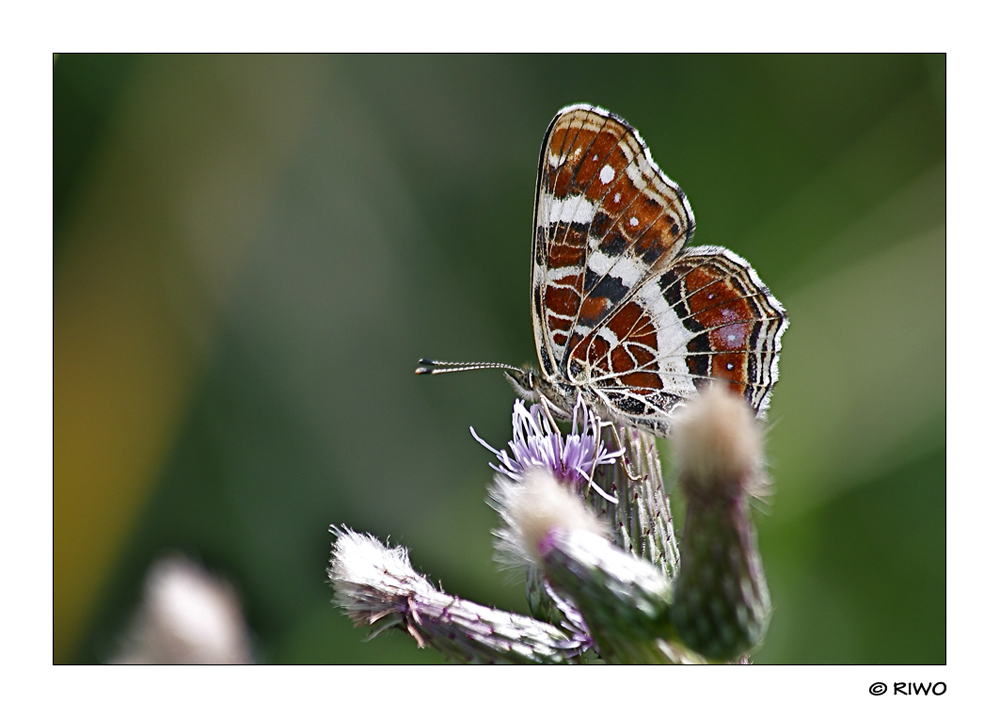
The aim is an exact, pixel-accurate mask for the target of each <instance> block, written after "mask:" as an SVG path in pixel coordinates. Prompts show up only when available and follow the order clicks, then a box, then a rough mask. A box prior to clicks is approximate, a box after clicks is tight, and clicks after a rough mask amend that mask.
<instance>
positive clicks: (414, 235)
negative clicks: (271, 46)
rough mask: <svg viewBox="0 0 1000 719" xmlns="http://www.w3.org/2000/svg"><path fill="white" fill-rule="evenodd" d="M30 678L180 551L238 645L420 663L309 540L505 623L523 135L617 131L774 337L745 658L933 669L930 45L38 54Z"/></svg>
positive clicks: (118, 617)
mask: <svg viewBox="0 0 1000 719" xmlns="http://www.w3.org/2000/svg"><path fill="white" fill-rule="evenodd" d="M53 72H54V138H53V142H54V228H55V230H54V286H55V297H54V302H55V317H54V328H55V335H54V341H55V377H54V381H55V385H54V388H55V456H54V459H55V476H54V567H53V570H54V618H53V619H54V648H53V651H54V661H55V662H57V663H63V662H99V661H107V660H108V659H110V658H111V657H113V656H114V655H115V654H116V653H117V652H118V651H119V649H120V641H121V636H122V633H123V631H124V630H125V627H126V625H127V624H128V622H129V619H130V618H131V617H132V615H133V614H134V612H135V611H136V607H137V605H138V602H139V598H140V595H141V591H142V584H143V581H144V576H145V574H146V571H147V570H148V568H149V566H150V565H151V563H152V562H154V561H155V560H156V559H157V558H159V557H161V556H164V555H165V554H168V553H171V552H174V551H180V552H183V553H184V554H186V555H187V556H189V557H191V558H193V559H195V560H197V561H198V562H200V563H201V564H203V565H204V566H206V567H207V568H209V569H210V570H211V571H213V572H215V573H217V574H219V575H220V576H223V577H225V578H226V579H227V580H228V581H229V582H231V583H232V585H233V586H234V587H235V588H236V589H237V591H238V593H239V595H240V597H241V601H242V604H243V608H244V611H245V614H246V618H247V622H248V624H249V626H250V629H251V631H252V636H253V639H254V642H255V647H256V657H257V659H258V660H259V661H263V662H275V663H302V662H309V663H321V662H334V663H381V662H392V663H409V662H420V663H432V662H438V661H440V660H439V658H438V657H437V656H436V655H435V654H434V653H432V652H431V651H429V650H427V651H420V650H417V649H416V648H415V647H414V646H413V643H412V641H410V640H409V639H408V638H407V637H405V636H402V635H395V636H393V635H389V636H384V637H380V638H378V639H376V640H374V641H372V642H368V643H365V642H363V641H362V639H363V638H364V636H365V633H364V631H362V630H358V629H354V628H353V627H351V625H350V623H349V622H348V620H347V619H346V618H344V617H343V616H341V614H340V613H339V612H338V611H337V610H335V609H333V608H332V607H331V605H330V599H331V591H330V588H329V587H328V585H327V584H326V574H325V569H326V565H327V562H328V554H329V548H330V535H329V534H328V531H327V527H328V525H330V524H342V523H346V524H348V525H350V526H352V527H354V528H355V529H358V530H361V531H367V532H372V533H374V534H376V535H377V536H379V537H380V538H382V539H385V538H386V537H389V538H390V540H391V541H392V542H393V543H400V544H404V545H406V546H408V547H410V548H411V557H412V559H413V561H414V564H415V566H416V567H417V568H418V569H419V570H421V571H422V572H424V573H426V574H428V575H429V577H430V578H431V579H432V581H434V582H441V583H442V584H443V585H444V588H445V589H446V590H448V591H450V592H453V593H456V594H460V595H463V596H465V597H467V598H470V599H473V600H475V601H478V602H482V603H486V604H493V605H497V606H500V607H502V608H505V609H510V610H514V611H525V610H526V606H525V602H524V599H523V585H522V584H521V583H520V582H518V581H517V579H516V578H515V577H512V576H510V575H508V574H504V573H500V572H498V571H497V569H496V565H495V564H494V563H493V562H492V561H491V554H492V550H491V539H490V529H491V528H492V527H493V526H494V525H495V519H494V517H493V515H492V513H491V511H490V510H489V509H488V508H487V507H486V505H485V503H484V497H485V492H486V486H487V484H488V483H489V481H490V474H491V473H490V470H489V468H488V467H487V461H488V460H489V459H490V457H489V455H488V453H487V452H486V451H485V450H484V449H482V448H481V447H480V446H479V445H478V444H476V443H475V442H474V441H473V439H472V438H471V436H470V434H469V430H468V427H469V426H470V425H473V426H475V428H476V430H477V431H478V432H479V433H480V434H481V435H482V436H483V437H484V438H486V439H487V440H488V441H490V442H491V443H492V444H493V445H494V446H501V445H503V444H504V443H505V442H506V441H507V440H508V439H509V437H510V425H509V423H510V408H511V404H512V400H513V395H512V392H511V390H510V388H509V387H508V386H507V384H506V382H505V381H504V379H503V378H502V376H501V375H500V374H499V373H489V372H479V373H468V374H465V375H455V376H449V377H416V376H414V375H413V368H414V365H415V361H416V360H417V358H419V357H425V356H431V357H436V358H441V359H454V360H492V361H503V362H509V363H513V364H521V363H522V362H525V361H529V360H531V361H533V360H534V346H533V340H532V332H531V326H530V318H529V310H528V263H529V257H528V248H529V243H530V223H531V210H532V194H533V191H534V182H535V166H536V161H537V155H538V149H539V145H540V143H541V140H542V135H543V133H544V131H545V128H546V126H547V124H548V122H549V120H550V119H551V117H552V115H553V114H554V113H555V112H556V110H558V109H559V108H560V107H562V106H564V105H567V104H570V103H575V102H590V103H594V104H599V105H602V106H604V107H607V108H609V109H611V110H613V111H615V112H617V113H618V114H620V115H622V116H624V117H625V118H626V119H628V120H629V121H630V122H631V123H632V124H633V125H635V126H636V127H637V128H638V129H639V130H640V132H641V133H642V135H643V137H644V138H645V139H646V141H647V142H648V143H649V145H650V147H651V148H652V152H653V156H654V157H655V158H656V160H657V161H658V163H659V164H660V165H661V166H662V167H663V168H664V169H665V171H666V172H667V173H668V174H669V175H670V176H671V177H672V178H673V179H674V180H676V181H677V182H678V183H679V184H680V185H681V186H682V187H683V188H684V190H685V191H686V192H687V193H688V195H689V197H690V198H691V203H692V206H693V207H694V210H695V215H696V217H697V220H698V231H697V233H696V236H695V240H694V243H695V244H722V245H725V246H727V247H729V248H731V249H733V250H734V251H736V252H737V253H739V254H741V255H743V256H744V257H747V258H748V259H749V260H750V261H751V262H752V263H753V265H754V267H755V268H756V269H757V271H758V273H759V274H760V276H761V277H762V278H763V280H764V281H765V282H766V283H767V284H768V285H769V287H770V288H771V289H772V291H773V292H774V293H775V295H776V296H777V297H778V298H779V299H780V300H781V301H782V302H783V303H784V305H785V307H786V308H787V309H788V311H789V314H790V317H791V327H790V329H789V330H788V332H787V333H786V335H785V339H784V350H783V353H782V359H781V380H780V382H779V383H778V385H777V388H776V390H775V393H774V396H773V402H772V411H771V413H770V416H769V420H770V430H769V435H768V451H769V458H770V463H771V470H772V474H773V477H774V480H775V485H776V494H775V496H774V497H773V499H772V500H771V502H770V504H769V506H768V507H767V509H766V511H765V513H763V514H761V515H759V516H758V518H757V519H758V522H757V524H758V531H759V540H760V546H761V552H762V555H763V559H764V565H765V568H766V571H767V576H768V580H769V584H770V588H771V593H772V598H773V601H774V606H775V611H774V616H773V619H772V623H771V629H770V633H769V636H768V638H767V641H766V643H765V645H764V646H763V647H762V648H761V649H760V650H759V651H758V652H757V653H756V654H755V657H754V660H755V661H756V662H759V663H811V664H824V663H939V662H944V661H945V659H946V657H945V497H946V493H945V279H944V278H945V266H944V265H945V193H944V186H945V60H944V57H943V56H940V55H938V56H919V55H893V56H869V55H835V56H821V55H807V56H802V55H792V56H769V55H751V56H742V55H722V56H712V55H696V56H673V55H656V56H620V55H601V56H579V55H575V56H548V55H515V56H484V55H476V56H461V55H445V56H432V55H420V56H405V55H392V56H365V55H350V56H323V57H317V56H276V57H259V56H122V55H115V56H93V55H89V56H88V55H61V56H59V57H58V59H57V60H56V62H55V64H54V69H53Z"/></svg>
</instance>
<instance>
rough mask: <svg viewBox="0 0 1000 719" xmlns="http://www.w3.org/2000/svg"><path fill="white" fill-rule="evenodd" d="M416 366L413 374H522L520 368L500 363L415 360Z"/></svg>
mask: <svg viewBox="0 0 1000 719" xmlns="http://www.w3.org/2000/svg"><path fill="white" fill-rule="evenodd" d="M417 365H418V367H417V369H416V371H415V374H445V373H447V372H465V371H466V370H471V369H502V370H507V371H508V372H515V373H517V374H521V373H523V372H524V370H522V369H521V368H520V367H514V366H513V365H509V364H503V363H502V362H442V361H441V360H432V359H420V360H417Z"/></svg>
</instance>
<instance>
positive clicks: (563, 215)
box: [543, 195, 597, 225]
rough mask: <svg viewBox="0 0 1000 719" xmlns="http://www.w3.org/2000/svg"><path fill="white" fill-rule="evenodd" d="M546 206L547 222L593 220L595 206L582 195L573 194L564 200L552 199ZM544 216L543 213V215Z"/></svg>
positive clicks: (595, 210)
mask: <svg viewBox="0 0 1000 719" xmlns="http://www.w3.org/2000/svg"><path fill="white" fill-rule="evenodd" d="M550 203H551V204H550V205H549V207H548V223H549V224H550V225H555V224H557V223H559V222H565V223H570V222H577V223H584V224H585V223H588V222H593V220H594V214H595V213H596V212H597V206H596V205H594V204H592V203H590V202H588V201H587V198H586V197H584V196H583V195H573V196H571V197H567V198H566V199H564V200H557V199H554V198H553V199H552V200H550ZM543 217H544V215H543Z"/></svg>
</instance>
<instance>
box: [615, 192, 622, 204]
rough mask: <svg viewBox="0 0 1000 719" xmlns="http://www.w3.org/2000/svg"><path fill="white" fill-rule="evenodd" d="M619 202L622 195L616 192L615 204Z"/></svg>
mask: <svg viewBox="0 0 1000 719" xmlns="http://www.w3.org/2000/svg"><path fill="white" fill-rule="evenodd" d="M621 201H622V193H620V192H616V193H615V202H621Z"/></svg>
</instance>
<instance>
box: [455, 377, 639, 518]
mask: <svg viewBox="0 0 1000 719" xmlns="http://www.w3.org/2000/svg"><path fill="white" fill-rule="evenodd" d="M512 422H513V425H514V438H513V439H512V440H511V441H510V442H508V443H507V446H508V447H510V451H511V453H512V455H513V457H511V456H509V455H508V454H507V451H506V450H496V449H494V448H493V447H491V446H490V445H489V444H487V443H486V442H485V441H484V440H483V439H482V438H480V436H479V435H478V434H476V430H475V429H473V428H472V427H470V428H469V430H470V431H471V432H472V436H473V437H475V438H476V441H477V442H479V443H480V444H481V445H483V446H484V447H485V448H486V449H488V450H489V451H490V452H492V453H493V454H494V455H496V458H497V462H498V464H493V463H490V467H492V468H493V470H494V471H496V472H498V473H499V474H501V475H503V476H505V477H508V478H510V479H512V480H514V481H518V482H519V481H522V480H523V479H524V478H525V477H526V476H527V475H528V473H529V472H530V471H531V470H532V469H543V470H546V471H548V472H550V473H551V474H552V475H553V476H555V477H556V478H557V479H558V480H559V481H561V482H563V483H565V484H569V485H572V486H573V487H575V488H577V489H581V488H582V487H583V485H584V484H586V485H587V486H588V487H592V488H593V489H594V491H596V492H597V493H598V494H600V495H601V496H602V497H604V499H606V500H607V501H609V502H612V503H615V502H617V500H616V499H615V498H614V497H612V496H611V495H609V494H608V493H606V492H605V491H604V490H603V489H601V487H599V486H598V485H597V484H595V483H594V472H595V471H596V470H597V468H598V467H599V466H600V465H602V464H614V462H615V461H616V460H617V459H618V458H619V457H620V456H621V455H622V453H623V452H624V451H625V450H623V449H619V450H617V451H614V452H611V451H609V450H608V449H607V447H605V445H604V443H603V442H602V441H601V421H600V420H599V419H598V418H597V416H596V415H595V414H594V413H593V412H591V411H590V409H589V408H588V407H587V405H586V403H585V402H584V401H583V398H582V397H577V401H576V405H575V406H574V408H573V417H572V427H571V428H570V432H569V434H568V435H566V437H565V438H564V437H563V435H562V433H561V432H560V431H559V428H558V427H557V426H555V424H554V423H553V422H552V420H551V418H550V416H549V415H548V414H546V412H545V411H544V408H543V406H542V405H541V404H534V405H532V406H531V409H530V410H529V409H527V408H525V406H524V401H523V400H520V399H519V400H516V401H515V402H514V414H513V419H512Z"/></svg>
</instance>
